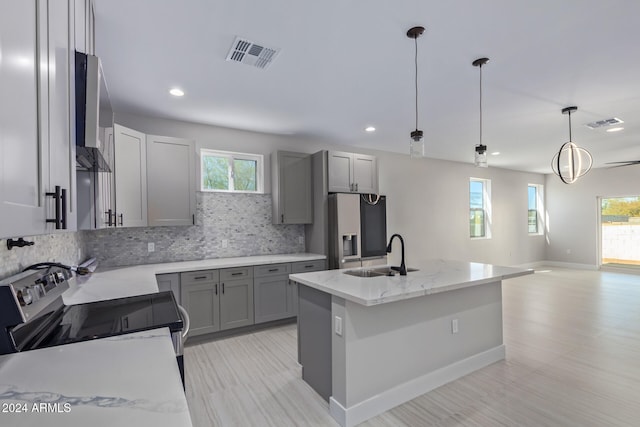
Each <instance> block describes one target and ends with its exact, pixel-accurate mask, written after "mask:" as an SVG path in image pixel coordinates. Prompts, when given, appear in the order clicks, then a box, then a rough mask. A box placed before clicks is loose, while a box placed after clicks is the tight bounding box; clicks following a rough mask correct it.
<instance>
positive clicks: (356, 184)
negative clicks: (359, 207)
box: [356, 182, 358, 191]
mask: <svg viewBox="0 0 640 427" xmlns="http://www.w3.org/2000/svg"><path fill="white" fill-rule="evenodd" d="M356 191H358V183H357V182H356Z"/></svg>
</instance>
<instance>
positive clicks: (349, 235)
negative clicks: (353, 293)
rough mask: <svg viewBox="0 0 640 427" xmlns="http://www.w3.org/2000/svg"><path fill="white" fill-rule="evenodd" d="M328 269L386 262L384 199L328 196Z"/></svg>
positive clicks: (342, 195) (366, 196)
mask: <svg viewBox="0 0 640 427" xmlns="http://www.w3.org/2000/svg"><path fill="white" fill-rule="evenodd" d="M328 202H329V203H328V207H329V268H356V267H367V266H372V265H384V264H386V263H387V250H386V249H387V198H386V196H375V195H371V196H370V195H366V194H348V193H334V194H329V199H328Z"/></svg>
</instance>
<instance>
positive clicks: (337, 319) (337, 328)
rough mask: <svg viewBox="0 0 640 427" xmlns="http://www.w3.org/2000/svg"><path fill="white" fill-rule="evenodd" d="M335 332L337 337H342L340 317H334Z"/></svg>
mask: <svg viewBox="0 0 640 427" xmlns="http://www.w3.org/2000/svg"><path fill="white" fill-rule="evenodd" d="M334 327H335V331H336V335H338V336H340V337H341V336H342V317H340V316H336V317H335V326H334Z"/></svg>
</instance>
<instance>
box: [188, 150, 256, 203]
mask: <svg viewBox="0 0 640 427" xmlns="http://www.w3.org/2000/svg"><path fill="white" fill-rule="evenodd" d="M200 159H201V163H200V172H201V173H200V175H201V177H202V178H201V179H202V181H201V185H200V189H201V190H202V191H227V192H235V193H262V192H263V178H262V175H263V172H262V171H263V168H262V163H263V156H262V155H258V154H245V153H232V152H228V151H213V150H207V149H202V150H200Z"/></svg>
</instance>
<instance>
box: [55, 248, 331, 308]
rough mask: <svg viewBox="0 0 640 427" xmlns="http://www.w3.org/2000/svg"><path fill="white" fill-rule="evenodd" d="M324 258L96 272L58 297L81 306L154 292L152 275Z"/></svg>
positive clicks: (289, 256)
mask: <svg viewBox="0 0 640 427" xmlns="http://www.w3.org/2000/svg"><path fill="white" fill-rule="evenodd" d="M325 258H326V257H325V256H324V255H317V254H310V253H299V254H282V255H258V256H248V257H235V258H215V259H205V260H198V261H183V262H167V263H162V264H144V265H135V266H128V267H115V268H107V269H100V267H98V270H97V271H96V272H94V273H92V274H91V275H88V276H78V277H76V278H75V280H71V281H70V283H69V285H70V289H69V290H68V291H66V292H65V293H64V295H63V296H62V298H63V300H64V303H65V304H66V305H73V304H83V303H87V302H94V301H103V300H109V299H114V298H122V297H129V296H135V295H143V294H151V293H155V292H158V283H157V282H156V274H165V273H180V272H185V271H198V270H212V269H218V268H232V267H243V266H247V265H263V264H278V263H289V262H304V261H313V260H319V259H325Z"/></svg>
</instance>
